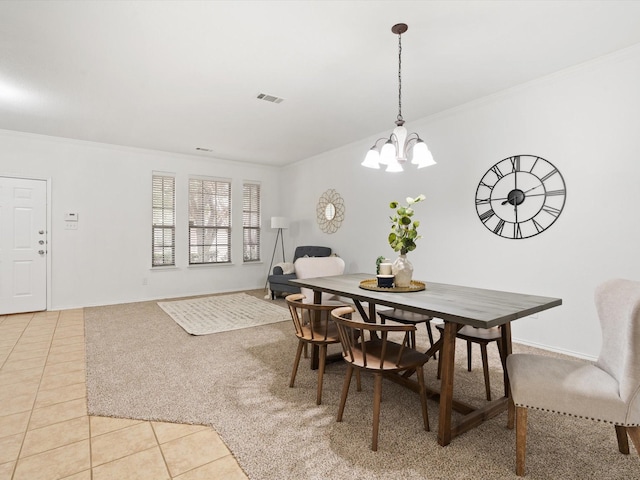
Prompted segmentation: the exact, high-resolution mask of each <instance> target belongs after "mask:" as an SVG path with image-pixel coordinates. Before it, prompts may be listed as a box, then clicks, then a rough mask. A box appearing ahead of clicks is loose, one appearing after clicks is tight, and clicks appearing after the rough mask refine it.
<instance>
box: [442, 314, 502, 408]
mask: <svg viewBox="0 0 640 480" xmlns="http://www.w3.org/2000/svg"><path fill="white" fill-rule="evenodd" d="M433 323H434V324H435V327H436V328H437V329H438V332H440V336H441V337H442V335H443V333H444V322H443V321H442V320H439V319H436V320H434V322H433ZM456 338H459V339H460V340H464V341H465V342H467V371H469V372H470V371H471V358H472V355H471V345H472V344H474V343H476V344H478V345H480V356H481V358H482V372H483V375H484V389H485V395H486V397H487V400H488V401H491V381H490V380H489V356H488V354H487V345H489V344H490V343H493V342H495V344H496V345H497V347H498V354H499V355H500V361H501V363H502V368H503V370H504V369H505V368H506V363H505V362H506V357H505V354H504V351H503V350H502V343H501V341H500V340H501V338H502V331H501V330H500V327H492V328H476V327H472V326H471V325H465V326H464V327H462V328H461V329H460V330H458V333H456ZM440 369H441V361H440V360H439V361H438V378H440Z"/></svg>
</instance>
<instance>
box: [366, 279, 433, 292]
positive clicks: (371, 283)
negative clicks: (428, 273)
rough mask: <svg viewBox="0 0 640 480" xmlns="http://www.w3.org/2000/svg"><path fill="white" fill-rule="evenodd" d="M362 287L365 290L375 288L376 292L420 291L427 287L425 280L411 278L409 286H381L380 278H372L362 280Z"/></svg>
mask: <svg viewBox="0 0 640 480" xmlns="http://www.w3.org/2000/svg"><path fill="white" fill-rule="evenodd" d="M360 288H364V289H365V290H373V291H375V292H419V291H420V290H424V289H426V288H427V286H426V285H425V283H424V282H419V281H417V280H411V285H409V286H408V287H379V286H378V279H377V278H372V279H370V280H362V281H361V282H360Z"/></svg>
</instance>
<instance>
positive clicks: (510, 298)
mask: <svg viewBox="0 0 640 480" xmlns="http://www.w3.org/2000/svg"><path fill="white" fill-rule="evenodd" d="M373 279H375V276H374V275H371V274H367V273H353V274H346V275H335V276H329V277H316V278H305V279H292V280H290V283H292V284H294V285H296V286H299V287H305V288H309V289H311V290H313V292H314V303H320V302H321V298H322V293H323V292H325V293H330V294H334V295H337V296H339V297H346V298H349V299H351V300H352V301H353V304H354V306H355V307H356V309H357V310H358V312H359V313H360V315H361V316H362V318H363V320H364V321H368V322H375V321H376V308H380V307H390V308H397V309H401V310H407V311H410V312H415V313H419V314H424V315H429V316H431V317H434V318H439V319H441V320H443V321H444V331H443V333H442V336H441V337H440V339H439V340H438V341H437V342H435V343H434V344H433V346H432V347H431V348H429V349H428V350H427V351H426V354H427V355H429V356H432V355H433V354H434V353H436V352H438V351H439V352H440V353H439V354H440V355H441V376H440V390H439V391H437V390H435V389H432V388H428V392H427V393H428V394H429V397H430V398H433V399H436V400H438V401H439V413H440V416H439V421H438V443H439V444H440V445H442V446H446V445H449V443H450V442H451V440H452V439H453V438H454V437H456V436H458V435H460V434H462V433H464V432H466V431H468V430H470V429H472V428H474V427H476V426H478V425H480V424H481V423H482V422H484V421H485V420H488V419H490V418H493V417H495V416H496V415H498V414H500V413H501V412H503V411H505V410H507V408H508V404H509V378H508V375H507V369H506V368H504V366H503V370H504V396H502V397H500V398H498V399H495V400H493V401H488V402H487V403H486V404H484V405H482V406H480V407H477V406H473V405H469V404H468V403H466V402H462V401H459V400H456V399H455V398H454V396H453V387H454V368H455V345H456V334H457V332H458V330H460V329H461V328H462V327H464V326H465V325H471V326H472V327H477V328H491V327H500V330H501V332H502V333H501V338H500V342H501V348H502V349H503V351H504V352H505V357H506V356H507V355H509V354H510V353H511V322H512V321H514V320H517V319H519V318H524V317H529V316H531V315H535V314H536V313H538V312H541V311H543V310H547V309H550V308H553V307H557V306H559V305H562V299H560V298H553V297H545V296H539V295H530V294H524V293H514V292H505V291H499V290H490V289H484V288H476V287H469V286H462V285H449V284H445V283H436V282H423V281H412V287H414V288H409V289H396V288H389V289H385V288H377V287H375V286H373V287H372V286H371V285H372V284H373V285H375V284H374V283H372V282H373ZM389 378H390V379H391V380H393V381H395V382H397V383H400V384H402V385H404V386H406V387H408V388H411V389H413V390H416V391H417V389H418V388H419V387H418V385H417V382H416V381H415V380H412V379H411V378H410V376H409V375H406V374H405V375H394V376H390V377H389ZM454 410H455V411H457V412H458V413H460V414H462V416H461V418H459V420H458V421H457V422H456V423H455V424H454V423H453V411H454Z"/></svg>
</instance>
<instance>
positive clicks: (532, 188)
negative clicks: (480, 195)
mask: <svg viewBox="0 0 640 480" xmlns="http://www.w3.org/2000/svg"><path fill="white" fill-rule="evenodd" d="M541 186H542V184H540V185H536V186H535V187H531V188H530V189H529V190H527V191H526V192H522V194H523V195H526V194H527V193H529V192H530V191H531V190H535V189H536V188H538V187H541ZM540 195H542V194H540ZM497 200H500V199H497ZM507 203H509V199H508V198H507V199H506V200H505V201H504V202H502V204H501V205H506V204H507Z"/></svg>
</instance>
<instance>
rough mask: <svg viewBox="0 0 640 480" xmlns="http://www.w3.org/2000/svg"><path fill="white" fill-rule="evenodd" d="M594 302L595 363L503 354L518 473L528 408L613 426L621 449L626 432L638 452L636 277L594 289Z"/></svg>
mask: <svg viewBox="0 0 640 480" xmlns="http://www.w3.org/2000/svg"><path fill="white" fill-rule="evenodd" d="M595 303H596V310H597V312H598V316H599V318H600V325H601V328H602V349H601V351H600V355H599V357H598V360H597V362H596V363H595V364H591V363H588V362H585V361H577V360H567V359H559V358H553V357H547V356H540V355H528V354H514V355H510V356H509V357H507V371H508V373H509V380H510V382H511V398H512V400H513V404H512V405H511V409H510V415H509V426H510V427H512V425H513V406H514V405H515V423H516V474H517V475H524V473H525V451H526V440H527V410H528V409H531V408H533V409H536V410H546V411H549V412H555V413H560V414H562V415H570V416H574V417H578V418H586V419H591V420H596V421H598V422H604V423H609V424H611V425H613V426H615V430H616V435H617V440H618V449H619V450H620V452H621V453H624V454H628V453H629V441H628V437H627V435H629V436H630V437H631V440H632V441H633V444H634V446H635V448H636V450H637V451H638V453H639V454H640V282H636V281H630V280H619V279H618V280H610V281H608V282H605V283H604V284H602V285H600V286H599V287H598V288H597V289H596V292H595ZM569 461H570V460H569Z"/></svg>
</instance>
